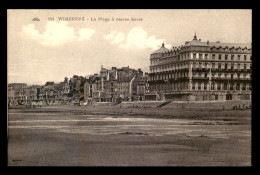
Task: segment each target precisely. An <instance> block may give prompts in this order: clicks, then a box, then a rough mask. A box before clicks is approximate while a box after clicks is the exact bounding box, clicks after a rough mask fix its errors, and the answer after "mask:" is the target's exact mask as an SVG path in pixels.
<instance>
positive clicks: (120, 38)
mask: <svg viewBox="0 0 260 175" xmlns="http://www.w3.org/2000/svg"><path fill="white" fill-rule="evenodd" d="M104 38H105V39H106V40H111V43H112V44H119V47H121V48H138V49H146V48H151V49H154V50H155V49H158V47H160V46H161V44H162V43H163V42H165V41H164V40H163V39H157V38H156V37H155V36H148V35H147V32H146V31H145V30H144V29H143V28H142V27H134V28H132V29H131V30H130V31H129V32H128V33H127V35H125V34H124V33H122V32H116V31H112V32H110V34H108V35H105V37H104ZM165 46H166V47H168V48H170V47H171V45H169V44H165Z"/></svg>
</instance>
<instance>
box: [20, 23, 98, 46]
mask: <svg viewBox="0 0 260 175" xmlns="http://www.w3.org/2000/svg"><path fill="white" fill-rule="evenodd" d="M22 30H23V32H24V33H25V34H26V35H27V36H29V37H30V38H31V39H33V40H37V41H39V42H40V43H41V44H42V45H45V46H50V47H55V46H59V45H62V44H65V43H68V42H72V41H75V40H78V41H82V40H89V39H90V38H91V36H92V35H93V34H94V33H95V31H94V30H93V29H88V28H83V29H79V30H78V35H77V33H76V32H75V29H74V28H73V27H69V26H68V22H67V21H62V22H58V23H57V22H55V21H49V22H47V24H46V26H45V31H44V32H43V33H41V34H40V33H39V31H38V30H36V29H35V26H34V24H28V25H24V26H23V27H22Z"/></svg>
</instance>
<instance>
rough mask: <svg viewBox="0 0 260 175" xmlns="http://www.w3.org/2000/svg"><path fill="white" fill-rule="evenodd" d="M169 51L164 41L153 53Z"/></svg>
mask: <svg viewBox="0 0 260 175" xmlns="http://www.w3.org/2000/svg"><path fill="white" fill-rule="evenodd" d="M167 51H169V49H167V48H166V47H165V46H164V43H163V44H162V47H161V48H160V49H158V50H156V51H154V52H153V53H152V54H156V53H164V52H167Z"/></svg>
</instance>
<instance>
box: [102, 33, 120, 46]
mask: <svg viewBox="0 0 260 175" xmlns="http://www.w3.org/2000/svg"><path fill="white" fill-rule="evenodd" d="M104 38H105V39H107V40H111V43H112V44H119V43H121V42H122V41H124V40H125V34H124V33H122V32H116V31H111V32H110V34H108V35H105V37H104Z"/></svg>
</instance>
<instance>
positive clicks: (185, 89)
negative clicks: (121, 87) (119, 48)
mask: <svg viewBox="0 0 260 175" xmlns="http://www.w3.org/2000/svg"><path fill="white" fill-rule="evenodd" d="M251 49H252V46H251V44H240V43H221V42H209V41H207V42H202V41H201V40H200V39H197V36H196V34H195V36H194V38H193V40H192V41H187V42H185V45H182V46H179V47H173V48H172V49H171V50H169V49H167V48H166V47H165V46H164V44H162V47H161V48H160V49H159V50H156V51H155V52H153V53H152V54H151V55H150V72H149V80H148V81H149V86H150V87H149V90H150V92H149V94H146V96H145V99H146V100H190V101H201V100H251V88H252V86H251V76H252V72H251V67H252V50H251Z"/></svg>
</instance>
